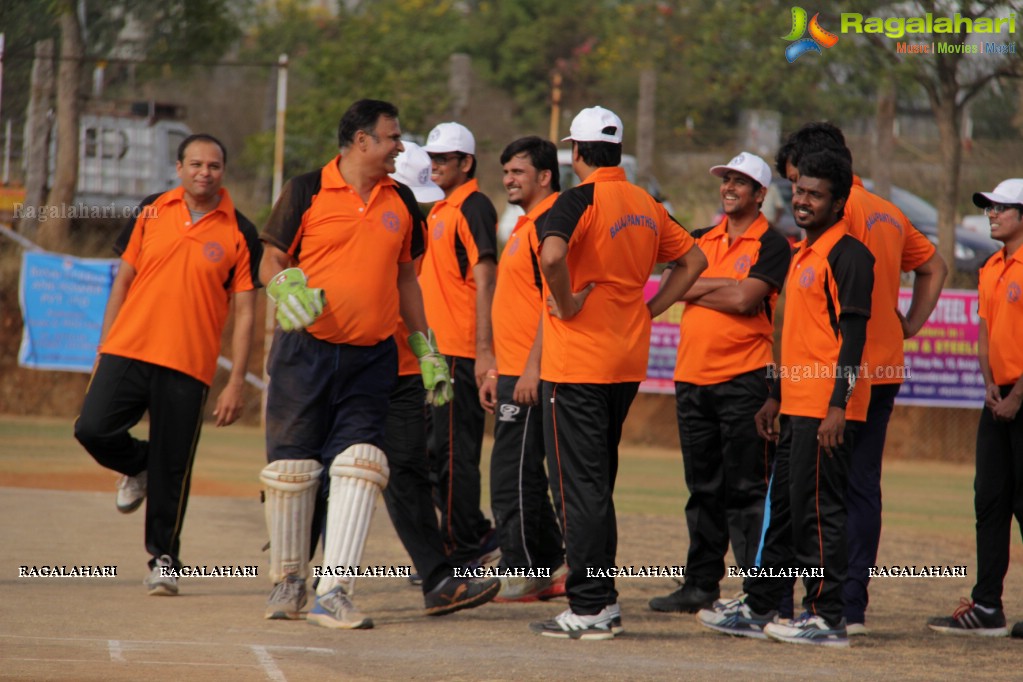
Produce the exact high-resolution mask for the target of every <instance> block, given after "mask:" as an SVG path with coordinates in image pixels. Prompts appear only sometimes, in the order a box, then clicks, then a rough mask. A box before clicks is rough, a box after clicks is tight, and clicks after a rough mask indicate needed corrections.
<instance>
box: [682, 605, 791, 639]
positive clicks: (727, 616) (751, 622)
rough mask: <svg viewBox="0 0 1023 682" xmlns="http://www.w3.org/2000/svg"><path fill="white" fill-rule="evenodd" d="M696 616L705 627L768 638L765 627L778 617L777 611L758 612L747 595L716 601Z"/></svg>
mask: <svg viewBox="0 0 1023 682" xmlns="http://www.w3.org/2000/svg"><path fill="white" fill-rule="evenodd" d="M696 617H697V619H698V621H699V623H700V625H702V626H703V627H705V628H710V629H711V630H715V631H717V632H723V633H724V634H726V635H732V636H733V637H752V638H754V639H767V635H765V634H764V627H765V626H767V625H768V624H770V623H773V622H774V621H775V619H776V618H777V617H778V612H777V611H768V612H767V613H757V612H755V611H753V610H752V609H751V608H750V607H749V606H748V605H747V604H746V595H743V596H742V597H740V598H739V599H729V600H727V601H716V602H714V604H713V606H711V608H709V609H701V610H700V612H699V613H697V614H696Z"/></svg>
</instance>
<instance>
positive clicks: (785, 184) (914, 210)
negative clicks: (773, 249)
mask: <svg viewBox="0 0 1023 682" xmlns="http://www.w3.org/2000/svg"><path fill="white" fill-rule="evenodd" d="M863 186H864V187H866V188H867V189H868V190H872V189H873V188H874V183H873V182H871V180H870V179H869V178H863ZM775 192H776V193H777V195H776V196H777V197H778V200H779V201H780V202H781V204H783V205H784V206H785V209H784V210H778V211H774V215H773V216H772V215H770V214H768V213H767V211H765V214H767V215H768V219H769V220H771V219H773V220H772V224H773V225H774V227H775V229H777V230H778V231H779V232H781V233H782V234H783V235H785V237H786V238H788V239H789V241H791V242H793V243H794V242H796V241H799V240H800V239H802V238H803V237H802V230H801V229H800V228H799V226H798V225H796V221H795V218H793V217H792V184H791V183H790V182H789V181H788V180H784V179H781V178H776V179H775V180H774V181H773V182H772V183H771V188H770V190H769V196H768V199H765V200H764V204H765V206H768V205H770V204H769V201H770V200H771V197H770V194H771V193H775ZM890 201H891V202H892V203H893V204H895V205H896V206H897V207H898V208H899V210H900V211H902V212H903V213H904V214H905V215H906V217H907V218H909V221H910V222H911V223H913V226H914V227H916V229H918V230H920V232H922V233H923V234H924V236H926V237H927V238H928V239H930V240H931V242H933V243H934V244H935V245H937V243H938V209H936V208H935V207H934V206H933V205H932V204H931V203H930V202H928V201H926V200H925V199H922V198H921V197H919V196H917V195H916V194H913V193H912V192H910V191H908V190H905V189H902V188H901V187H896V186H894V185H893V186H892V193H891V199H890ZM999 248H1001V244H999V243H998V242H996V241H994V240H993V239H991V238H990V237H986V236H984V235H983V234H978V233H977V232H975V231H972V230H967V229H964V228H963V227H962V226H961V225H957V226H956V243H955V259H956V269H957V270H959V271H961V272H977V270H979V269H980V266H981V265H983V264H984V261H986V260H987V259H988V257H990V256H991V254H993V253H994V252H995V251H997V250H998V249H999Z"/></svg>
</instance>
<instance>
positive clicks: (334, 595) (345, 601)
mask: <svg viewBox="0 0 1023 682" xmlns="http://www.w3.org/2000/svg"><path fill="white" fill-rule="evenodd" d="M305 618H306V622H308V623H313V624H315V625H322V626H323V627H325V628H337V629H340V630H368V629H369V628H372V627H373V620H372V619H370V618H367V617H366V616H364V615H362V612H361V611H359V609H358V608H357V607H356V606H355V604H353V603H352V600H351V598H350V597H349V596H348V594H347V593H346V592H345V588H344V587H342V586H341V585H338V586H337V587H335V588H334V589H332V590H331V591H330V592H328V593H327V594H323V595H320V596H318V597H316V603H315V604H314V605H313V608H312V609H311V610H310V611H309V613H307V614H306V617H305Z"/></svg>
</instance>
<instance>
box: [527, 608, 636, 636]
mask: <svg viewBox="0 0 1023 682" xmlns="http://www.w3.org/2000/svg"><path fill="white" fill-rule="evenodd" d="M616 621H617V622H616ZM621 627H622V618H621V611H620V610H619V608H618V604H611V605H610V606H605V607H604V608H603V609H602V610H601V611H600V613H597V614H595V615H592V616H580V615H579V614H576V613H572V609H565V610H564V611H562V612H561V613H559V614H558V615H557V616H555V617H554V618H553V619H551V620H545V621H543V622H540V623H530V624H529V629H530V631H532V632H534V633H536V634H538V635H543V636H544V637H557V638H559V639H593V640H599V639H614V637H615V630H616V628H617V629H618V631H619V632H621V631H622V630H621Z"/></svg>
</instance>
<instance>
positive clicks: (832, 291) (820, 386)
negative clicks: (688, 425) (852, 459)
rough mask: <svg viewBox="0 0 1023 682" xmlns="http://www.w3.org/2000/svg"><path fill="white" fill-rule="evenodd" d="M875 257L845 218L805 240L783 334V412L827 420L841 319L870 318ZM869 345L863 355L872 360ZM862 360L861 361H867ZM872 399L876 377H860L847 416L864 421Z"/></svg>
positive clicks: (795, 263)
mask: <svg viewBox="0 0 1023 682" xmlns="http://www.w3.org/2000/svg"><path fill="white" fill-rule="evenodd" d="M873 271H874V257H873V256H872V255H871V254H870V251H869V250H868V249H867V248H866V247H865V246H864V245H863V243H862V242H860V241H859V240H857V239H854V238H853V237H851V236H849V229H848V227H847V225H846V223H845V221H844V220H840V221H839V222H838V223H836V224H835V225H834V226H832V227H831V228H829V229H828V230H827V231H825V232H824V234H822V235H821V236H820V237H819V238H818V239H817V241H815V242H814V243H813V244H812V245H808V244H807V242H806V240H805V239H804V240H803V241H801V242H799V243H797V244H796V246H795V250H794V251H793V253H792V265H791V266H790V268H789V275H788V280H787V281H786V283H785V323H784V324H783V325H782V335H781V365H780V366H779V368H778V370H779V376H780V379H781V412H782V414H787V415H792V416H796V417H814V418H817V419H823V418H824V417H826V416H827V415H828V405H829V403H830V401H831V394H832V392H833V391H834V388H835V380H836V374H837V366H838V353H839V350H840V349H841V347H842V335H841V331H840V329H839V325H838V322H839V318H841V316H842V315H843V314H853V315H862V316H864V317H867V318H869V317H870V313H871V310H870V301H871V290H872V289H873V280H874V276H873ZM866 354H867V351H866V350H864V352H863V355H864V358H863V360H867V357H866ZM862 364H863V363H862V361H861V365H862ZM869 403H870V381H869V379H868V378H866V377H863V378H860V379H858V380H857V381H856V385H855V387H854V388H853V392H852V396H851V397H850V398H849V400H848V402H847V404H846V408H845V418H846V419H849V420H853V421H864V420H866V418H867V405H868V404H869Z"/></svg>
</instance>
